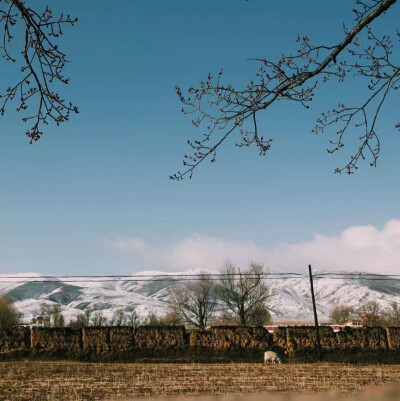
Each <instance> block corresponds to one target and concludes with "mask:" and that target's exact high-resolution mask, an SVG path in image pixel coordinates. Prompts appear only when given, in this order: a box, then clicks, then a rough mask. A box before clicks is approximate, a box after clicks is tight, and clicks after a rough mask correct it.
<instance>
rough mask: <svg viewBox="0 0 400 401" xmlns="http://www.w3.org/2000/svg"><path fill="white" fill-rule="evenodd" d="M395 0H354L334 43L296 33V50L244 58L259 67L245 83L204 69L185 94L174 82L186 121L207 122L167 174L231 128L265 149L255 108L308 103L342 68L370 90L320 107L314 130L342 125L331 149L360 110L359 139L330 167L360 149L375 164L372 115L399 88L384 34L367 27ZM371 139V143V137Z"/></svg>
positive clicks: (212, 149) (188, 167) (210, 152)
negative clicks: (352, 17)
mask: <svg viewBox="0 0 400 401" xmlns="http://www.w3.org/2000/svg"><path fill="white" fill-rule="evenodd" d="M396 1H397V0H365V1H364V0H363V1H361V0H356V4H357V6H358V8H357V9H355V10H353V11H354V12H355V14H356V23H355V25H354V27H353V29H351V30H347V29H346V28H345V37H344V39H343V40H342V41H341V42H340V43H339V44H337V45H334V46H326V45H320V46H316V45H313V44H312V43H311V42H310V39H309V38H308V37H307V36H304V37H300V36H298V38H297V42H298V43H299V46H300V47H299V49H298V52H297V54H294V55H293V54H289V55H285V54H284V55H283V56H282V57H281V59H280V60H278V61H277V62H273V61H271V60H268V59H265V58H264V59H258V58H255V59H251V60H253V61H257V62H260V63H261V66H260V68H259V70H258V72H257V74H256V76H255V78H253V79H252V80H251V81H250V83H249V84H248V85H247V86H246V88H244V89H236V88H234V87H233V86H232V85H231V84H223V83H222V76H223V71H222V70H221V71H220V72H219V74H218V75H217V77H216V78H215V79H214V78H213V77H212V76H211V74H209V75H208V77H207V79H206V80H204V81H201V82H200V86H199V87H198V88H194V87H191V88H189V89H188V94H187V96H184V95H183V93H182V90H181V88H180V87H178V86H177V87H176V93H177V94H178V96H179V98H180V100H181V102H182V104H183V108H182V112H183V113H184V114H189V115H193V116H194V118H193V120H192V122H193V124H194V125H195V126H196V127H199V126H200V125H201V124H204V123H205V124H207V128H206V132H205V133H204V134H203V136H202V137H201V138H200V139H198V140H194V141H191V140H188V144H189V146H190V147H191V148H192V150H193V153H192V154H189V155H188V154H186V155H185V156H184V160H183V165H184V168H185V170H184V171H183V172H181V171H178V172H177V173H175V174H173V175H171V176H170V178H171V179H173V180H178V181H179V180H182V179H183V178H184V177H185V176H189V177H190V178H191V177H192V175H193V171H194V169H195V168H196V167H197V166H198V165H199V164H201V163H202V162H203V161H204V160H206V159H207V158H209V157H210V158H211V162H215V160H216V153H217V149H218V148H219V147H220V146H221V145H222V143H224V141H225V140H226V139H227V138H228V137H229V136H231V135H232V134H233V133H234V132H236V131H239V132H240V140H239V141H238V142H237V143H236V146H239V147H243V146H246V147H247V146H250V145H255V146H256V147H258V149H259V153H260V155H265V154H266V153H267V152H268V151H269V150H270V147H271V142H272V139H271V138H269V139H267V138H264V136H263V135H260V134H259V132H258V131H259V130H258V127H257V121H256V114H257V113H258V112H259V111H261V110H265V109H267V108H269V107H270V106H271V105H273V104H275V103H276V102H277V101H282V100H286V101H294V102H298V103H300V104H301V105H302V106H303V107H305V108H309V105H308V103H309V102H310V101H312V99H313V97H314V92H315V89H316V87H317V85H318V83H319V81H318V78H322V82H327V81H328V80H330V79H331V78H336V79H338V81H339V82H342V81H344V79H345V77H346V75H347V74H349V73H351V74H353V75H359V76H362V77H365V78H367V79H368V80H372V83H370V85H369V87H370V89H371V90H372V91H373V94H372V96H371V98H370V99H368V100H367V101H366V102H365V103H364V105H362V106H360V107H356V108H346V107H344V106H343V104H342V103H341V104H340V106H339V114H338V110H336V109H334V110H333V112H331V113H330V114H329V115H328V116H326V115H324V114H323V115H322V118H321V119H319V120H318V121H317V126H316V128H315V129H314V130H313V132H320V131H323V129H324V128H327V127H328V126H330V125H333V124H335V123H338V122H344V123H345V126H344V127H343V128H341V129H340V130H339V131H338V132H337V135H338V138H339V139H338V140H337V141H332V142H331V144H332V145H334V146H333V149H330V150H329V151H330V152H331V153H332V152H334V151H336V150H338V149H340V148H341V147H343V142H342V138H343V135H344V134H345V132H346V131H347V129H348V128H349V126H350V123H353V122H354V120H355V118H354V117H355V116H357V117H358V116H361V118H362V121H361V122H358V123H356V125H355V127H356V128H358V127H361V126H362V127H364V129H365V131H364V134H363V136H362V137H361V138H360V139H361V141H362V142H361V146H360V148H359V150H358V152H357V153H356V154H355V155H354V156H352V157H351V161H350V162H349V163H348V164H347V166H345V167H343V168H337V169H336V172H341V171H344V170H345V171H346V172H348V173H353V172H354V170H355V169H356V168H357V162H358V161H359V159H360V158H361V159H364V158H365V152H366V151H367V150H368V151H369V152H370V154H371V156H372V162H371V163H370V164H371V165H373V166H375V165H376V160H377V157H378V153H379V150H380V146H379V141H378V137H377V135H376V131H375V126H376V120H377V117H378V114H379V111H380V110H381V106H382V104H383V102H384V101H385V99H386V97H387V94H388V92H389V91H390V90H391V89H397V88H398V79H399V66H396V65H395V64H393V63H392V62H391V61H390V59H389V58H390V57H389V56H390V55H391V53H392V43H391V41H390V39H389V37H388V36H387V35H385V36H384V37H383V38H381V39H379V38H377V37H376V36H375V35H374V34H373V33H372V31H371V30H370V29H369V28H367V27H368V26H369V24H371V23H372V22H373V21H374V20H376V19H377V18H379V17H380V16H381V15H382V14H384V13H385V12H386V11H387V10H389V8H390V7H391V6H392V5H393V4H394V3H396ZM366 28H367V41H368V44H367V46H362V45H361V44H360V42H359V41H358V40H357V39H358V37H359V36H360V34H361V32H363V31H365V30H366ZM345 50H346V54H347V56H348V57H349V58H350V61H346V60H343V61H341V62H339V63H338V58H339V56H342V55H343V53H344V51H345ZM361 62H362V63H361ZM375 98H376V100H377V101H378V105H375V114H373V117H372V118H371V119H370V120H371V123H369V122H368V121H369V119H368V115H369V109H368V110H367V106H372V103H371V101H372V100H374V99H375ZM353 112H354V113H355V114H354V115H353V114H352V113H353ZM325 117H327V118H326V119H325ZM245 123H246V124H250V125H252V129H250V130H249V129H246V128H245ZM398 127H400V123H399V124H398ZM373 141H377V143H375V144H373V143H372V142H373Z"/></svg>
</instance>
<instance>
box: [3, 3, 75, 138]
mask: <svg viewBox="0 0 400 401" xmlns="http://www.w3.org/2000/svg"><path fill="white" fill-rule="evenodd" d="M75 22H77V18H72V17H71V16H70V15H68V14H67V15H64V14H61V15H60V16H58V17H55V16H54V15H53V13H52V11H51V9H50V8H49V7H48V6H46V7H45V8H44V10H43V11H38V10H35V9H34V8H32V7H31V5H29V4H27V2H26V1H24V0H0V29H2V32H3V35H2V42H1V45H0V52H1V53H2V57H3V58H4V59H5V60H6V61H10V62H13V63H16V64H17V65H18V66H19V70H20V72H21V73H22V75H21V77H20V78H18V79H17V80H16V82H14V83H12V84H10V85H9V87H8V88H7V89H6V90H5V92H3V93H1V92H0V114H1V115H3V114H4V113H5V111H6V107H7V106H8V105H9V103H11V102H12V101H13V100H16V101H17V102H18V107H17V111H19V112H20V111H26V110H27V109H28V108H30V107H32V108H34V111H32V112H31V113H29V112H28V114H26V115H24V117H23V118H22V120H23V121H24V122H31V124H32V126H31V128H30V129H28V131H27V132H26V135H27V136H28V137H29V138H30V142H31V143H33V142H34V141H37V140H39V139H40V137H41V135H42V133H43V132H42V128H41V126H42V125H47V124H48V123H49V122H50V121H53V122H55V123H56V124H57V125H59V124H61V123H63V122H65V121H67V120H68V119H69V117H70V114H71V113H78V108H77V107H76V106H74V105H73V104H72V103H71V102H67V101H66V100H65V99H63V98H62V97H61V96H60V94H59V93H58V90H57V85H58V84H68V82H69V78H68V77H66V76H65V75H64V67H65V64H66V63H67V62H68V60H67V56H66V54H65V53H63V52H62V51H61V49H60V47H59V46H58V44H57V42H58V38H59V37H60V36H62V35H63V28H64V27H65V26H66V25H74V24H75ZM20 25H22V30H23V35H24V36H23V37H24V43H23V46H22V49H19V50H18V52H12V50H11V49H10V45H11V42H12V41H13V40H15V39H14V35H15V31H16V30H17V29H18V27H19V26H20ZM14 53H18V54H19V53H21V54H22V57H20V58H17V57H16V56H15V55H14Z"/></svg>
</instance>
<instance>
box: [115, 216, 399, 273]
mask: <svg viewBox="0 0 400 401" xmlns="http://www.w3.org/2000/svg"><path fill="white" fill-rule="evenodd" d="M108 245H109V246H110V247H112V248H115V249H118V250H121V251H125V252H131V253H133V254H136V255H138V256H139V257H140V258H141V259H142V260H143V261H144V262H146V263H147V264H149V265H151V266H154V267H158V268H162V269H168V270H171V269H172V270H186V269H189V268H209V269H218V268H219V267H220V266H221V265H222V264H223V263H224V262H225V261H226V260H230V261H231V262H233V263H236V264H238V265H239V266H246V265H247V264H248V262H249V261H250V260H254V261H257V262H260V263H264V264H265V265H266V266H268V267H270V268H271V270H272V271H279V270H281V271H301V272H304V271H305V270H306V268H307V266H308V264H312V265H313V267H314V268H316V269H320V270H358V271H368V272H376V273H392V274H394V273H397V274H400V220H396V219H393V220H390V221H389V222H387V223H386V225H385V226H384V227H383V228H382V229H381V230H379V229H377V228H376V227H374V226H372V225H366V226H353V227H349V228H347V229H346V230H344V231H343V232H342V233H341V234H340V235H339V236H326V235H322V234H315V235H314V238H313V240H311V241H308V242H299V243H295V244H280V245H278V246H276V247H275V248H273V249H266V248H263V247H261V246H259V245H256V244H255V243H254V242H252V241H234V240H224V239H220V238H214V237H210V236H205V235H199V234H194V235H191V236H189V237H186V238H184V239H183V240H182V241H180V242H178V243H176V244H171V245H169V246H164V247H158V246H152V245H150V244H148V243H146V242H145V241H143V240H142V239H140V238H129V239H118V240H116V241H109V242H108Z"/></svg>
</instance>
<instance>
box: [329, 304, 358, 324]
mask: <svg viewBox="0 0 400 401" xmlns="http://www.w3.org/2000/svg"><path fill="white" fill-rule="evenodd" d="M355 315H356V311H355V309H354V308H353V307H352V306H346V305H337V306H335V307H334V308H333V309H332V311H331V313H330V319H331V320H332V322H333V323H336V324H344V323H346V322H348V321H349V320H351V319H354V317H355Z"/></svg>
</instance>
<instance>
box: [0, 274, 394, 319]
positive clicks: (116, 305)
mask: <svg viewBox="0 0 400 401" xmlns="http://www.w3.org/2000/svg"><path fill="white" fill-rule="evenodd" d="M193 273H195V271H193V270H192V271H189V272H184V273H174V276H175V275H176V274H193ZM154 274H157V277H156V278H153V280H154V281H144V278H143V275H154ZM171 274H172V273H163V272H140V273H136V274H135V275H132V276H129V277H121V278H112V279H110V281H101V280H102V279H98V280H94V279H89V278H88V279H84V278H80V279H79V281H76V279H52V281H49V282H40V280H43V279H42V278H41V276H40V275H38V274H32V273H29V274H24V275H15V277H17V278H14V279H5V278H4V276H5V275H3V277H2V275H0V281H1V282H0V291H1V293H6V294H7V295H8V296H9V297H10V298H11V299H12V300H13V301H14V302H15V305H16V307H17V308H18V310H19V311H20V312H21V313H22V314H23V316H24V319H25V320H29V317H30V315H37V314H39V310H40V305H41V304H42V303H47V304H52V303H58V304H60V305H61V306H62V309H63V312H64V314H65V316H66V319H67V321H68V320H70V319H71V318H72V317H75V316H76V315H77V314H78V313H80V312H81V311H82V310H83V309H85V308H86V307H87V306H90V307H92V308H93V309H94V310H98V311H101V312H102V313H103V314H104V315H105V316H106V317H111V316H112V314H113V313H114V311H115V310H117V309H123V310H125V311H129V310H130V309H131V308H132V307H135V308H136V310H137V312H138V313H139V315H140V316H142V317H144V316H146V315H147V314H148V313H149V312H150V311H154V312H155V313H156V314H158V315H163V314H164V313H165V307H166V305H165V300H166V289H167V287H168V286H170V285H174V283H176V278H172V277H170V278H168V276H169V275H171ZM160 275H163V276H161V277H160ZM6 281H7V282H6ZM268 282H269V283H270V287H271V289H272V292H273V295H272V297H271V299H270V302H269V306H270V309H271V313H272V316H273V320H274V321H275V322H280V321H281V322H283V321H298V322H301V321H311V320H312V319H313V313H312V304H311V298H310V287H309V281H308V279H307V278H291V279H287V280H277V279H270V280H268ZM315 291H316V302H317V307H318V312H319V316H320V319H321V320H322V321H323V320H326V319H327V318H328V316H329V312H330V310H331V308H332V307H333V306H334V305H339V304H341V305H351V306H354V307H358V306H359V305H360V304H362V303H364V302H367V301H369V300H376V301H378V302H379V303H380V304H381V305H382V307H384V308H386V307H388V306H389V305H390V303H391V302H393V301H395V302H400V280H384V281H383V280H382V281H380V280H376V279H350V278H341V279H337V278H323V279H318V280H315Z"/></svg>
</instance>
